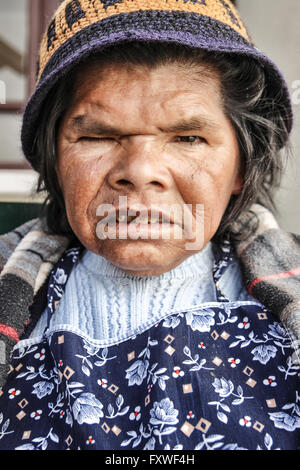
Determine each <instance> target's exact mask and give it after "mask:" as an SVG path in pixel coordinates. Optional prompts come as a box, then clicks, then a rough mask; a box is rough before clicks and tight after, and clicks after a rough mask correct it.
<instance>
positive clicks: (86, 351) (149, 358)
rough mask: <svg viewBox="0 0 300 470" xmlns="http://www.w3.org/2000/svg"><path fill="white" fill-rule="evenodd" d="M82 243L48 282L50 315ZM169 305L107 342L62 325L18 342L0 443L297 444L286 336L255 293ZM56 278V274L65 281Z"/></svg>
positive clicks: (0, 418) (1, 412) (4, 396)
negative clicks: (142, 326)
mask: <svg viewBox="0 0 300 470" xmlns="http://www.w3.org/2000/svg"><path fill="white" fill-rule="evenodd" d="M79 254H80V249H72V250H68V251H67V252H66V253H65V255H64V256H63V258H62V259H61V261H60V262H59V264H58V265H57V266H56V267H55V268H54V270H53V272H52V277H51V280H50V283H49V292H48V315H49V320H50V318H51V315H52V314H53V312H54V310H55V305H56V302H57V301H59V299H60V298H61V297H62V295H63V291H64V287H63V286H64V285H65V283H66V281H67V278H68V276H69V274H70V272H71V269H72V267H73V265H74V263H75V262H76V260H77V259H78V256H79ZM230 260H231V251H230V246H229V245H228V244H227V245H225V246H224V247H222V251H221V256H220V258H219V259H217V260H216V265H215V269H214V277H215V281H216V288H217V292H218V300H219V301H218V302H214V303H205V304H202V305H201V306H198V307H196V308H194V309H191V310H189V311H185V312H183V311H181V312H171V313H169V314H168V315H167V316H163V315H162V319H161V320H160V321H159V322H157V323H156V324H154V325H152V326H151V327H149V328H147V329H146V330H145V331H143V332H142V333H140V334H138V335H136V336H134V337H130V338H128V339H127V340H126V341H123V342H121V343H119V344H113V345H104V344H102V343H101V342H99V341H97V340H94V339H92V338H89V337H87V336H85V335H84V334H82V333H81V332H80V331H74V330H72V328H71V327H65V328H63V327H61V328H57V329H49V328H47V329H46V331H45V333H44V335H43V337H42V338H37V339H35V340H34V339H32V340H24V341H21V342H20V343H18V344H17V345H16V347H15V349H14V353H13V368H12V370H11V372H10V374H9V376H8V381H7V384H6V385H5V387H4V388H3V390H2V391H1V392H0V394H1V397H0V449H24V450H46V449H47V450H51V449H105V450H117V449H121V450H122V449H124V450H132V449H145V450H152V449H165V450H174V449H178V450H179V449H183V450H185V449H188V450H211V449H219V450H239V449H249V450H250V449H251V450H252V449H254V450H255V449H263V450H266V449H270V450H275V449H299V448H300V388H299V372H300V367H299V362H297V358H296V357H295V353H294V348H293V338H292V337H291V335H290V333H289V332H288V331H287V329H286V328H285V327H284V326H283V325H282V324H281V323H279V322H277V321H276V320H275V319H274V318H273V317H272V315H271V314H270V312H268V311H267V310H266V309H265V308H264V307H263V306H262V305H261V304H260V303H257V302H255V301H253V302H250V301H244V302H230V301H229V299H226V297H225V296H224V294H222V293H221V292H220V291H219V290H218V287H217V286H218V284H217V282H218V279H219V278H220V276H221V275H222V272H224V270H225V269H226V268H227V267H228V266H229V264H230ZM62 281H63V282H62Z"/></svg>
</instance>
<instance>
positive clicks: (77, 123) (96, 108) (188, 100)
mask: <svg viewBox="0 0 300 470" xmlns="http://www.w3.org/2000/svg"><path fill="white" fill-rule="evenodd" d="M57 174H58V179H59V183H60V186H61V189H62V192H63V195H64V199H65V204H66V210H67V216H68V220H69V223H70V225H71V227H72V229H73V231H74V233H75V234H76V236H77V237H78V239H79V240H80V241H81V243H82V244H83V245H84V246H85V247H86V248H88V249H89V250H91V251H93V252H94V253H96V254H99V255H101V256H103V257H105V258H106V259H108V260H109V261H110V262H111V263H113V264H114V265H116V266H118V267H119V268H121V269H123V270H124V271H126V272H127V273H129V274H133V275H136V276H156V275H159V274H162V273H164V272H166V271H169V270H170V269H173V268H174V267H176V266H177V265H178V264H180V263H181V262H182V261H184V260H185V259H186V258H188V257H189V256H190V255H192V254H194V253H195V252H198V251H200V250H201V249H203V248H204V247H205V246H206V245H207V243H208V242H209V241H210V240H211V238H212V237H213V235H214V234H215V233H216V231H217V229H218V227H219V224H220V221H221V219H222V216H223V214H224V212H225V210H226V207H227V205H228V202H229V200H230V197H231V195H232V194H238V193H239V192H240V191H241V186H242V177H241V171H240V161H239V152H238V145H237V141H236V137H235V133H234V130H233V128H232V126H231V123H230V122H229V120H228V119H227V117H226V116H225V114H224V111H223V106H222V97H221V93H220V81H219V78H218V76H217V74H216V73H215V74H214V73H212V72H211V73H205V68H203V69H202V70H201V67H200V66H199V69H198V70H196V69H195V67H193V68H192V67H188V68H187V67H185V68H183V67H182V66H180V65H178V64H176V63H174V64H168V65H162V66H158V67H156V68H151V69H149V68H147V67H144V66H124V65H122V66H121V65H106V66H104V67H103V66H102V67H100V66H99V65H98V66H97V65H95V64H94V65H90V66H89V67H87V66H86V67H85V68H83V69H82V71H81V72H80V74H79V75H78V76H77V80H76V84H75V92H74V96H73V100H72V102H71V106H70V107H69V109H68V111H67V113H66V114H65V116H64V119H63V121H62V123H61V126H60V129H59V133H58V162H57ZM120 197H121V199H120ZM104 205H106V206H104ZM105 207H106V208H107V211H105V210H104V208H105ZM109 208H111V209H114V208H115V209H125V210H126V209H127V210H128V209H132V208H133V209H134V208H136V209H139V208H142V209H143V208H144V209H145V210H146V209H149V214H151V213H150V210H152V214H151V215H152V224H151V225H142V224H137V223H136V222H134V220H133V221H132V222H131V221H130V219H128V220H127V219H125V222H124V223H121V222H120V223H116V219H113V221H114V223H115V225H114V228H115V230H112V229H111V228H110V227H109V225H108V226H107V227H106V228H105V230H103V227H104V226H105V224H104V222H105V221H108V217H107V214H108V212H109V211H110V209H109ZM168 208H171V209H170V210H168ZM154 209H155V210H158V212H159V211H160V209H163V210H164V214H165V215H166V221H168V220H169V222H166V223H162V218H161V219H158V223H155V220H154V218H153V217H155V214H154V212H153V211H154ZM140 212H141V215H145V213H146V212H145V211H143V210H142V211H140ZM112 213H113V212H112ZM115 214H116V215H118V212H115ZM128 214H129V215H130V214H131V215H139V212H138V211H136V212H135V213H134V212H131V213H129V212H127V215H128ZM153 214H154V215H153ZM160 216H161V217H162V214H160ZM136 220H139V219H136ZM101 222H102V224H101ZM140 222H142V221H140ZM144 222H145V220H144ZM146 222H147V220H146ZM133 224H135V225H134V226H133ZM130 230H131V231H130ZM101 234H102V235H103V236H102V235H101Z"/></svg>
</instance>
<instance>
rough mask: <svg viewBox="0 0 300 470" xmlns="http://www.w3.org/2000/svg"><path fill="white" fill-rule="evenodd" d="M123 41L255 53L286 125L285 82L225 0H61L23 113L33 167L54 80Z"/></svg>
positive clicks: (24, 136)
mask: <svg viewBox="0 0 300 470" xmlns="http://www.w3.org/2000/svg"><path fill="white" fill-rule="evenodd" d="M128 41H156V42H159V41H160V42H172V43H177V44H183V45H186V46H191V47H196V48H201V49H205V50H208V51H215V52H228V53H234V54H243V55H247V56H249V57H253V58H255V59H257V60H258V61H259V62H260V63H261V64H262V65H263V66H264V68H265V71H266V75H267V80H268V81H269V83H270V85H271V86H269V87H268V88H269V89H270V93H272V96H270V99H271V100H273V101H275V103H277V104H278V105H279V106H280V107H281V108H282V110H284V113H285V119H286V124H287V129H288V131H290V130H291V128H292V109H291V103H290V97H289V92H288V89H287V85H286V83H285V81H284V79H283V77H282V75H281V73H280V72H279V70H278V69H277V67H276V65H275V64H274V63H273V62H272V61H271V60H270V59H268V58H267V57H266V56H265V55H263V54H262V52H261V51H259V50H258V49H257V48H256V47H255V46H254V45H253V44H252V42H251V39H250V38H249V36H248V33H247V31H246V28H245V26H244V24H243V23H242V21H241V19H240V17H239V15H238V12H237V10H236V9H235V8H234V6H233V5H232V3H231V2H230V1H229V0H66V1H64V2H62V3H61V5H60V6H59V8H58V9H57V11H56V13H55V15H54V17H53V18H52V20H51V22H50V25H49V27H48V29H47V31H46V32H45V35H44V37H43V40H42V43H41V47H40V53H39V60H38V77H37V86H36V90H35V92H34V93H33V95H32V97H31V98H30V100H29V102H28V104H27V107H26V109H25V113H24V119H23V127H22V146H23V151H24V154H25V156H26V158H27V159H28V160H29V161H30V163H31V164H32V166H33V168H35V167H36V162H34V159H33V151H32V148H33V142H34V137H35V134H36V129H37V123H38V121H39V116H40V114H41V113H42V112H43V102H44V100H45V98H46V96H47V94H48V93H49V91H50V90H51V88H52V87H53V85H54V84H55V83H56V82H57V81H58V80H59V79H60V78H62V77H63V75H64V74H66V72H68V71H69V70H70V68H71V67H72V66H73V65H75V64H77V63H78V62H80V61H81V60H82V59H84V58H86V57H87V56H88V55H89V54H91V53H94V52H96V51H100V50H101V49H103V48H105V47H107V46H110V45H115V44H118V43H121V42H128Z"/></svg>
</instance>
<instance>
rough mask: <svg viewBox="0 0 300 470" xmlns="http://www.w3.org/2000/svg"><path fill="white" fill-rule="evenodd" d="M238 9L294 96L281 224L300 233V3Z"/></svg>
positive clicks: (241, 2)
mask: <svg viewBox="0 0 300 470" xmlns="http://www.w3.org/2000/svg"><path fill="white" fill-rule="evenodd" d="M237 6H238V10H239V11H240V14H241V16H242V18H243V20H244V22H245V23H246V26H247V27H248V31H249V32H250V35H251V37H252V39H253V40H254V42H255V43H256V45H257V47H259V48H260V49H261V50H263V51H264V52H265V53H266V54H267V55H268V56H269V57H270V58H271V59H273V60H274V62H275V63H276V64H277V65H278V67H279V68H280V70H281V71H282V72H283V75H284V76H285V78H286V81H287V83H288V86H289V89H290V91H291V93H292V97H293V102H294V104H293V108H294V114H295V124H294V130H293V133H292V137H291V140H292V147H293V156H292V158H291V159H290V161H289V163H288V166H287V169H286V172H285V176H284V180H283V184H282V189H281V190H280V191H279V192H278V195H277V201H278V209H279V211H280V215H279V217H278V220H279V222H280V224H281V226H282V227H283V228H284V229H286V230H288V231H291V232H296V233H300V100H299V98H300V91H299V90H300V88H298V92H297V90H296V89H293V88H292V86H293V84H294V85H297V83H296V81H297V80H298V81H300V27H299V23H300V1H299V0H238V2H237ZM299 83H300V82H299ZM299 83H298V86H299ZM297 98H298V99H297ZM297 102H298V104H297Z"/></svg>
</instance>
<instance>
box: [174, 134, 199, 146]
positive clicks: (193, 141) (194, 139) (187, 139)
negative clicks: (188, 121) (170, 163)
mask: <svg viewBox="0 0 300 470" xmlns="http://www.w3.org/2000/svg"><path fill="white" fill-rule="evenodd" d="M176 139H177V141H178V142H181V143H183V144H188V145H200V144H203V143H205V142H206V140H205V139H204V138H203V137H200V136H195V135H187V136H186V135H184V136H179V137H177V138H176Z"/></svg>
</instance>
